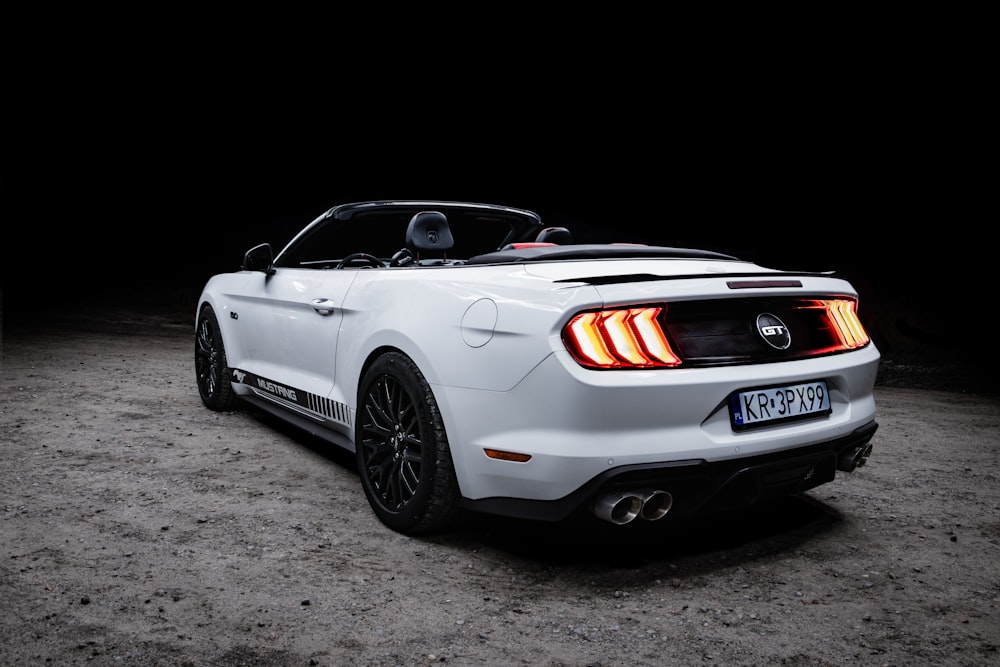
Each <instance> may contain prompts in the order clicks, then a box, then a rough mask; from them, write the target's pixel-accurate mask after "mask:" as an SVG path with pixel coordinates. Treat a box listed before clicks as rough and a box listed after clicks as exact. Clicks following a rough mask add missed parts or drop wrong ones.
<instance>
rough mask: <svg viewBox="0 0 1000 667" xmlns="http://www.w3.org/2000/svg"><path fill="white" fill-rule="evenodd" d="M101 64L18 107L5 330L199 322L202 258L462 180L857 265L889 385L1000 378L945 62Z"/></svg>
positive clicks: (583, 229)
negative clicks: (107, 75) (136, 74)
mask: <svg viewBox="0 0 1000 667" xmlns="http://www.w3.org/2000/svg"><path fill="white" fill-rule="evenodd" d="M116 62H117V61H116ZM772 64H773V63H772ZM782 67H784V65H783V66H782ZM164 71H166V70H164ZM807 71H808V74H809V76H804V74H805V73H806V72H807ZM181 73H182V74H183V73H184V72H183V71H182V72H181ZM89 77H91V72H90V71H84V70H81V71H78V72H74V71H72V70H70V71H69V72H68V73H66V72H62V73H61V79H60V82H61V83H64V84H65V83H67V82H69V83H71V86H70V88H69V89H67V90H64V89H62V88H57V87H53V86H50V87H49V90H48V93H47V95H46V96H45V97H44V99H41V100H39V99H37V98H35V97H32V96H30V95H26V96H23V97H18V98H17V99H18V104H17V105H15V115H14V116H13V119H12V120H10V119H9V120H8V121H7V127H6V129H7V140H6V143H5V148H6V149H7V150H5V151H4V155H3V159H4V164H3V173H2V174H0V207H2V210H0V214H2V232H0V234H2V248H3V266H2V271H3V273H2V290H3V316H4V321H5V323H11V322H15V321H17V322H23V321H31V320H32V319H35V318H53V317H55V318H58V317H59V316H60V314H61V313H64V312H68V311H70V310H73V309H75V310H80V309H88V308H97V307H106V306H108V305H113V306H115V307H118V308H131V309H134V310H137V311H139V312H140V313H141V312H149V313H152V312H155V311H157V310H158V309H171V310H175V311H180V312H182V313H190V316H191V317H192V318H193V313H194V306H195V302H196V299H197V295H198V293H199V291H200V289H201V286H202V285H203V284H204V282H205V281H206V280H207V279H208V278H209V277H210V276H211V275H213V274H214V273H217V272H221V271H229V270H235V269H237V268H238V266H239V263H240V260H241V258H242V254H243V252H244V251H245V250H247V249H248V248H250V247H251V246H253V245H256V244H258V243H262V242H269V243H271V244H272V245H274V246H275V249H276V250H277V249H280V247H281V246H283V244H284V243H285V242H286V241H288V240H289V239H290V238H291V236H292V235H293V234H294V233H295V232H296V231H297V230H298V229H300V228H301V227H303V226H304V225H305V224H307V223H308V222H309V221H311V220H312V219H313V218H315V217H316V216H317V215H319V214H320V213H322V212H323V211H325V210H326V209H328V208H330V207H331V206H334V205H336V204H339V203H345V202H351V201H361V200H368V199H395V198H413V199H448V200H463V201H478V202H488V203H498V204H505V205H510V206H515V207H521V208H528V209H532V210H535V211H536V212H538V213H540V214H541V215H542V217H543V220H545V221H546V222H547V223H548V224H551V225H563V226H567V227H570V228H571V229H572V230H573V231H574V233H575V235H576V237H577V238H578V239H579V240H612V241H640V242H652V243H666V244H671V245H690V246H696V247H702V248H709V249H714V250H721V251H723V252H728V253H731V254H736V255H739V256H742V257H746V258H748V259H752V260H755V261H757V262H759V263H761V264H765V265H767V266H772V267H776V268H789V269H801V270H823V271H825V270H837V271H840V272H842V273H843V274H845V275H846V276H847V277H848V278H849V279H850V280H851V281H852V282H853V283H854V284H855V286H856V287H857V288H858V290H859V291H860V293H861V297H862V303H861V315H862V318H863V320H864V321H865V322H866V324H867V325H868V327H869V329H870V330H871V332H872V334H873V337H874V338H875V340H876V342H877V344H878V345H879V348H880V350H881V351H882V353H883V356H884V357H885V358H886V359H887V360H889V361H890V362H892V363H891V364H889V365H887V366H886V374H885V376H884V377H885V378H886V379H887V378H889V377H890V375H891V372H892V369H893V368H894V367H899V366H908V367H910V368H914V367H919V368H920V369H923V370H926V371H927V374H928V377H929V378H930V377H931V372H932V371H933V372H938V371H940V370H942V369H947V370H954V369H959V368H960V369H962V374H961V377H960V378H959V379H958V380H954V381H950V386H958V387H959V388H960V389H961V388H963V387H965V386H967V387H969V388H974V389H975V390H977V391H979V390H981V389H982V388H983V387H987V388H989V387H991V386H992V379H991V378H992V375H993V374H994V372H995V371H996V370H997V362H996V360H995V357H994V354H993V353H992V352H991V349H992V339H993V336H992V335H991V333H990V331H991V327H992V324H991V322H992V319H993V318H992V313H991V311H990V301H989V298H990V290H989V288H988V286H987V285H986V283H985V282H984V279H985V278H986V277H987V274H988V269H989V268H991V261H992V260H991V255H992V252H991V251H990V246H991V245H992V243H993V241H992V234H991V232H990V231H989V227H990V226H991V225H992V223H993V220H992V218H994V217H995V213H994V211H995V206H993V205H992V204H991V203H989V204H986V205H984V202H986V201H987V200H986V199H985V195H986V193H987V187H988V185H989V184H990V183H989V181H988V180H987V176H986V171H985V170H983V169H982V168H981V167H980V166H979V165H980V164H981V163H982V160H981V159H977V158H976V156H977V155H978V156H979V158H982V157H984V155H981V153H983V149H982V148H980V144H981V141H980V135H979V133H978V130H977V129H976V128H977V123H976V118H977V117H978V116H979V115H980V114H981V113H982V112H981V109H982V107H981V105H980V104H979V103H978V101H977V100H979V98H980V97H981V94H980V93H977V92H975V90H972V91H971V92H970V90H969V89H968V88H967V87H966V81H967V80H965V79H961V78H958V77H952V75H951V74H950V71H949V70H947V69H941V68H940V67H938V66H937V65H936V64H935V63H934V62H933V60H932V59H924V60H911V61H908V62H907V63H906V64H905V66H904V65H901V64H900V63H899V62H897V61H894V60H893V59H891V58H890V59H888V60H884V61H881V62H880V63H878V64H877V65H876V64H873V63H857V62H852V63H846V62H843V63H842V62H840V61H838V60H837V59H836V58H833V57H832V56H831V57H824V58H823V59H821V60H817V61H815V62H812V63H811V65H810V68H806V70H798V69H795V68H785V69H779V70H773V69H772V74H771V75H770V76H768V77H763V76H762V75H761V74H760V72H757V71H753V70H752V69H748V68H746V67H745V68H744V69H742V70H740V69H739V68H736V69H734V70H732V71H730V72H727V76H726V77H725V78H724V79H719V78H716V79H705V80H698V81H696V82H695V84H694V85H691V84H690V79H693V78H694V77H693V76H688V78H687V79H686V82H687V85H683V86H681V85H680V84H678V86H680V87H676V88H675V87H669V86H648V87H644V88H641V89H636V88H630V87H629V85H628V84H627V83H625V80H622V81H612V82H611V83H610V86H611V90H610V91H609V89H608V88H605V89H603V90H599V89H598V88H596V87H588V86H581V85H576V86H572V87H567V88H566V89H565V90H564V89H562V88H559V89H558V90H556V91H555V93H556V94H553V95H549V96H541V97H540V96H538V95H537V93H538V88H537V87H536V88H534V89H533V93H535V94H534V95H529V94H527V93H526V91H524V90H521V89H519V88H517V87H516V86H515V87H513V88H510V87H508V88H506V89H494V88H488V87H482V86H480V87H477V86H474V85H473V86H471V87H470V89H467V90H461V91H459V90H457V89H448V90H442V89H438V88H436V89H433V90H427V89H425V90H422V91H416V92H410V93H404V92H403V91H389V94H388V95H385V94H382V95H379V94H378V93H379V92H380V91H374V92H373V91H372V89H371V88H370V87H364V86H360V87H357V86H356V87H355V88H352V89H350V90H345V91H341V94H334V93H336V92H337V91H330V90H327V91H326V94H320V92H318V91H317V89H316V88H314V87H310V86H306V87H305V88H296V87H295V86H289V87H286V88H283V89H282V90H281V92H276V91H275V90H272V89H270V88H268V87H267V86H266V85H257V81H256V80H254V81H253V83H254V84H255V85H254V87H249V86H245V84H246V83H247V82H248V80H249V79H250V78H251V77H250V76H249V75H244V77H243V78H241V79H239V81H237V82H234V81H232V80H230V79H228V78H226V77H220V78H219V79H217V80H214V79H212V78H211V77H209V76H204V75H202V76H199V77H198V78H197V79H192V80H184V79H181V78H178V79H177V80H175V81H173V82H172V84H171V85H169V86H166V87H165V86H164V85H163V81H162V79H160V80H156V81H155V82H151V81H153V80H152V79H149V80H148V81H147V82H145V83H144V82H142V81H138V82H137V81H135V80H128V79H125V78H119V79H115V80H98V79H93V78H89ZM143 81H146V79H144V80H143ZM270 81H271V82H272V83H273V81H274V79H273V77H272V79H270ZM552 81H553V82H557V81H559V82H561V81H562V79H558V78H553V79H552ZM299 83H301V82H299ZM574 83H576V84H579V81H577V82H574ZM603 83H604V85H605V86H608V85H609V84H608V80H605V81H604V82H603ZM675 83H676V82H675ZM240 84H243V86H245V87H242V86H241V85H240ZM534 85H535V86H537V85H538V83H537V82H535V83H534ZM553 85H555V83H553ZM588 85H589V83H588ZM713 86H714V87H713ZM237 88H239V89H240V90H239V94H237V92H236V89H237ZM557 88H558V86H557ZM54 91H55V92H58V93H59V94H54ZM381 92H382V93H384V92H385V91H381ZM550 92H551V91H550ZM307 93H308V94H309V95H308V96H307V95H306V94H307ZM598 93H603V94H598ZM5 325H6V324H5ZM894 365H895V366H894ZM935 382H936V381H935V380H933V379H928V380H927V382H926V384H928V385H933V384H934V383H935Z"/></svg>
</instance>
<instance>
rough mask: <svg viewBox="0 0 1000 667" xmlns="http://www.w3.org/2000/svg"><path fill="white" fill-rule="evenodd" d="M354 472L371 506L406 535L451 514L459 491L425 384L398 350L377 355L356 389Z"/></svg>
mask: <svg viewBox="0 0 1000 667" xmlns="http://www.w3.org/2000/svg"><path fill="white" fill-rule="evenodd" d="M355 429H356V430H355V443H356V456H357V465H358V473H359V474H360V476H361V485H362V487H363V488H364V491H365V496H366V497H367V498H368V503H369V504H370V505H371V507H372V510H373V511H374V512H375V514H376V516H378V518H379V520H380V521H382V523H383V524H385V525H386V526H388V527H389V528H391V529H393V530H395V531H397V532H400V533H404V534H408V535H418V534H427V533H431V532H436V531H440V530H441V529H443V528H445V527H447V526H449V525H451V524H452V523H453V522H454V521H455V519H456V518H457V516H458V502H459V491H458V482H457V480H456V477H455V468H454V465H453V464H452V460H451V449H450V448H449V446H448V437H447V435H446V434H445V428H444V423H443V422H442V420H441V413H440V411H439V410H438V406H437V402H436V401H435V399H434V394H433V392H432V391H431V388H430V385H429V384H428V383H427V380H426V379H425V378H424V376H423V374H422V373H421V372H420V369H418V368H417V366H416V364H415V363H413V361H412V360H411V359H410V358H409V357H407V356H406V355H403V354H400V353H398V352H389V353H386V354H383V355H382V356H381V357H379V358H377V359H376V360H375V362H374V363H373V364H372V365H371V367H370V368H369V369H368V371H367V372H366V373H365V376H364V379H363V380H362V382H361V385H360V387H359V390H358V418H357V423H356V426H355Z"/></svg>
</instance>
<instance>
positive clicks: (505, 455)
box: [483, 449, 531, 463]
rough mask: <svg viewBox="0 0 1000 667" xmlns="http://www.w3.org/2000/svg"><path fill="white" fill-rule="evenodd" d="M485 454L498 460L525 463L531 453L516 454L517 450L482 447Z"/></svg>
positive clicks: (529, 458)
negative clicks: (507, 450) (505, 450)
mask: <svg viewBox="0 0 1000 667" xmlns="http://www.w3.org/2000/svg"><path fill="white" fill-rule="evenodd" d="M483 451H484V452H486V456H488V457H490V458H491V459H498V460H500V461H514V462H515V463H527V462H528V461H530V460H531V454H518V453H517V452H503V451H500V450H499V449H483Z"/></svg>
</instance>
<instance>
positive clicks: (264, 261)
mask: <svg viewBox="0 0 1000 667" xmlns="http://www.w3.org/2000/svg"><path fill="white" fill-rule="evenodd" d="M240 268H241V269H243V270H244V271H263V272H264V273H266V274H267V275H269V276H270V275H272V274H273V273H274V252H273V251H272V250H271V244H270V243H261V244H260V245H259V246H254V247H253V248H250V249H249V250H247V252H246V254H245V255H243V264H242V265H240Z"/></svg>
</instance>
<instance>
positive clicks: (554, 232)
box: [535, 227, 573, 245]
mask: <svg viewBox="0 0 1000 667" xmlns="http://www.w3.org/2000/svg"><path fill="white" fill-rule="evenodd" d="M535 243H555V244H556V245H569V244H572V243H573V235H572V234H571V233H570V231H569V230H568V229H566V228H565V227H546V228H545V229H543V230H542V231H540V232H538V235H537V236H536V237H535Z"/></svg>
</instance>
